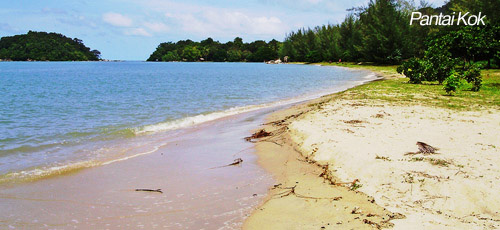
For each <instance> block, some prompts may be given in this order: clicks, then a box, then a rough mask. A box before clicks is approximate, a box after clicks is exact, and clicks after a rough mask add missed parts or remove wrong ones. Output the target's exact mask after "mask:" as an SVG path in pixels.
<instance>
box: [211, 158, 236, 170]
mask: <svg viewBox="0 0 500 230" xmlns="http://www.w3.org/2000/svg"><path fill="white" fill-rule="evenodd" d="M241 163H243V159H241V158H238V159H235V160H234V161H233V163H231V164H228V165H223V166H219V167H213V168H210V169H217V168H223V167H228V166H235V165H239V164H241Z"/></svg>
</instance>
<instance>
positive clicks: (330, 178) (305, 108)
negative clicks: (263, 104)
mask: <svg viewBox="0 0 500 230" xmlns="http://www.w3.org/2000/svg"><path fill="white" fill-rule="evenodd" d="M343 68H346V69H350V70H352V68H348V67H343ZM376 76H377V77H378V78H377V79H373V80H371V81H367V82H364V83H363V84H360V85H357V86H355V87H359V86H361V85H365V84H370V83H371V82H374V81H379V80H383V78H380V77H381V75H380V73H376ZM346 90H348V89H346ZM344 91H345V90H344ZM344 91H340V92H336V93H332V94H327V95H323V96H321V97H320V98H316V99H312V100H308V101H304V102H301V103H299V104H296V105H293V106H292V107H289V108H285V109H282V110H279V111H276V112H274V113H272V114H270V115H268V116H267V118H266V123H265V124H263V125H262V126H261V127H259V128H257V129H255V131H256V132H257V131H258V130H265V131H267V132H270V133H271V135H270V136H269V137H265V138H262V139H260V140H255V141H256V143H255V149H256V152H255V154H256V155H257V156H258V164H259V165H260V166H262V167H263V168H264V169H265V170H266V171H267V172H269V173H271V174H272V175H273V178H274V179H275V181H276V184H274V185H273V186H272V187H271V188H269V190H268V194H267V196H266V198H265V199H264V200H263V202H262V203H261V204H260V205H259V206H258V207H257V208H256V209H254V210H253V212H252V214H251V215H250V217H249V218H247V219H245V221H244V224H243V229H339V228H341V229H372V228H390V227H393V224H392V223H391V222H390V221H391V220H394V219H401V218H405V217H404V215H402V214H400V213H394V212H390V211H388V210H387V209H385V208H384V207H381V206H379V205H377V204H376V202H375V199H374V198H373V197H372V196H369V195H366V194H364V193H362V192H359V191H356V190H357V189H356V187H355V186H356V182H355V183H352V182H339V179H338V178H337V177H336V176H335V175H334V173H331V172H330V171H329V170H328V165H324V164H322V163H320V162H317V161H315V160H314V159H313V158H311V157H309V156H307V154H303V153H302V152H301V150H300V147H299V145H298V144H297V143H296V142H295V141H294V140H293V139H292V136H291V135H290V133H288V132H287V131H283V129H285V130H288V125H290V123H291V122H293V121H294V120H296V119H298V118H299V117H301V116H303V115H305V114H307V113H308V112H311V111H313V110H314V109H315V108H314V106H315V105H318V104H323V103H325V102H326V101H328V100H330V97H335V96H336V95H338V94H340V93H343V92H344ZM336 183H341V184H336ZM297 207H300V208H297ZM292 220H293V221H292Z"/></svg>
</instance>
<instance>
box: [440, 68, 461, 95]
mask: <svg viewBox="0 0 500 230" xmlns="http://www.w3.org/2000/svg"><path fill="white" fill-rule="evenodd" d="M443 83H444V87H443V88H444V90H445V91H446V93H447V94H448V95H452V94H453V92H456V91H457V89H458V88H459V87H460V78H459V77H457V75H456V73H453V74H451V75H450V76H448V77H447V78H446V79H445V80H444V82H443Z"/></svg>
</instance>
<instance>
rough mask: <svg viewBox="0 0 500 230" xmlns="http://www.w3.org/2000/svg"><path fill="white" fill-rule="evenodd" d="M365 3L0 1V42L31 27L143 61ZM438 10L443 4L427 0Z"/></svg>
mask: <svg viewBox="0 0 500 230" xmlns="http://www.w3.org/2000/svg"><path fill="white" fill-rule="evenodd" d="M368 1H369V0H244V1H236V0H183V1H179V0H99V1H96V0H92V1H90V0H73V1H68V0H43V1H40V0H0V18H1V19H2V20H0V37H4V36H12V35H16V34H25V33H27V32H28V31H29V30H32V31H46V32H56V33H61V34H64V35H66V36H68V37H71V38H75V37H76V38H79V39H82V40H83V42H84V43H85V45H86V46H88V47H90V48H91V49H97V50H99V51H101V53H102V56H101V57H102V58H104V59H112V60H146V59H147V58H148V57H149V55H150V54H151V53H152V52H153V51H154V50H155V49H156V47H157V46H158V44H160V43H161V42H167V41H172V42H176V41H178V40H184V39H191V40H194V41H200V40H203V39H206V38H208V37H211V38H213V39H214V40H218V41H220V42H227V41H232V40H233V39H234V38H235V37H241V38H243V41H244V42H252V41H255V40H266V41H269V40H271V39H277V40H279V41H282V40H283V39H284V38H285V36H286V34H287V33H289V32H291V31H294V30H297V29H299V28H303V27H314V26H318V25H323V24H328V23H333V24H336V23H340V22H342V20H343V19H344V17H345V16H346V15H347V13H348V12H347V11H346V9H349V8H352V7H357V6H363V5H366V4H367V3H368ZM428 2H430V3H431V4H432V5H434V6H441V5H442V4H443V3H444V0H429V1H428Z"/></svg>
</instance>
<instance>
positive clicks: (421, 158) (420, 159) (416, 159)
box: [410, 157, 425, 162]
mask: <svg viewBox="0 0 500 230" xmlns="http://www.w3.org/2000/svg"><path fill="white" fill-rule="evenodd" d="M424 159H425V158H423V157H414V158H411V159H410V161H415V162H416V161H423V160H424Z"/></svg>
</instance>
